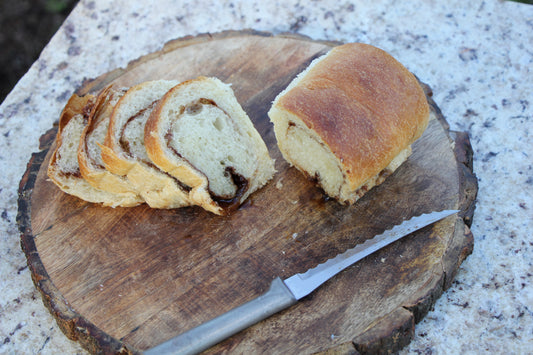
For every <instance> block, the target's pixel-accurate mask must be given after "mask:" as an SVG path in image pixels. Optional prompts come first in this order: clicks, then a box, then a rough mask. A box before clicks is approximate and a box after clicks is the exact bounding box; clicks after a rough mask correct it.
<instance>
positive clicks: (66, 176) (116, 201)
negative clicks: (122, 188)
mask: <svg viewBox="0 0 533 355" xmlns="http://www.w3.org/2000/svg"><path fill="white" fill-rule="evenodd" d="M95 101H96V98H95V97H94V96H93V95H85V96H81V97H80V96H78V95H76V94H74V95H72V97H71V98H70V99H69V101H68V102H67V104H66V105H65V108H64V109H63V111H62V113H61V116H60V118H59V128H58V132H57V136H56V148H55V149H54V151H53V153H52V156H51V157H50V163H49V164H48V171H47V173H48V177H49V178H50V180H52V182H54V183H55V184H56V185H57V186H58V187H59V188H60V189H61V190H62V191H64V192H66V193H68V194H70V195H73V196H76V197H79V198H81V199H82V200H85V201H88V202H93V203H102V204H103V205H104V206H111V207H116V206H119V205H121V204H122V203H126V204H127V202H128V201H123V200H122V199H121V198H120V196H117V195H116V194H114V193H111V192H108V191H103V190H100V189H97V188H95V187H93V186H91V185H90V184H89V183H88V182H87V181H86V180H85V179H84V178H83V177H82V175H81V173H80V166H79V163H78V158H77V156H78V147H79V142H80V137H81V134H82V132H83V130H84V128H85V126H86V124H87V121H88V117H89V115H90V113H91V111H92V109H93V107H94V105H95Z"/></svg>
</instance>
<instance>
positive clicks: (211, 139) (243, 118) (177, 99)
mask: <svg viewBox="0 0 533 355" xmlns="http://www.w3.org/2000/svg"><path fill="white" fill-rule="evenodd" d="M144 137H145V145H146V149H147V152H148V155H149V157H150V159H151V160H152V161H153V162H154V163H155V164H156V165H157V166H158V167H159V168H161V169H162V170H164V171H166V172H168V173H169V174H170V175H172V176H174V177H175V178H176V179H178V180H179V181H181V182H182V183H183V184H185V185H187V186H189V187H190V188H191V191H190V198H191V199H192V201H193V202H194V203H195V204H198V205H200V206H202V207H203V208H205V209H206V210H208V211H211V212H213V213H216V214H225V213H227V212H228V211H229V210H231V209H232V208H235V207H237V206H239V205H240V204H241V203H242V202H243V201H244V200H245V199H246V198H247V197H248V196H249V195H250V194H251V193H253V192H254V191H256V190H257V189H259V188H260V187H262V186H263V185H264V184H265V183H266V182H267V181H268V180H270V179H271V177H272V175H273V174H274V163H273V160H272V159H271V158H270V156H269V154H268V150H267V147H266V145H265V143H264V142H263V140H262V138H261V136H260V135H259V133H258V132H257V130H256V129H255V127H254V126H253V124H252V122H251V121H250V119H249V117H248V116H247V115H246V113H245V112H244V110H243V109H242V107H241V106H240V105H239V103H238V102H237V99H236V98H235V95H234V94H233V91H232V90H231V88H230V87H229V85H226V84H224V83H222V82H221V81H220V80H218V79H216V78H207V77H199V78H197V79H195V80H190V81H186V82H183V83H181V84H180V85H178V86H176V87H174V88H172V89H171V90H170V91H169V92H168V93H166V94H165V95H164V97H163V98H162V99H161V101H159V103H158V104H157V106H156V108H155V109H154V110H153V111H152V113H151V115H150V118H149V119H148V122H147V124H146V127H145V133H144Z"/></svg>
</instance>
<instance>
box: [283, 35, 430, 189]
mask: <svg viewBox="0 0 533 355" xmlns="http://www.w3.org/2000/svg"><path fill="white" fill-rule="evenodd" d="M277 105H279V107H281V108H282V109H284V110H287V111H289V112H291V113H292V114H294V115H296V116H298V117H299V118H300V119H301V120H302V121H303V122H304V123H305V124H306V125H307V127H308V128H309V129H311V130H314V131H315V132H316V133H317V134H318V135H319V136H320V137H321V138H322V140H323V142H324V144H325V145H326V146H328V147H329V149H330V150H331V151H332V152H333V154H334V155H335V156H336V157H337V158H338V159H339V161H340V162H341V163H342V165H343V170H344V173H345V175H346V180H347V182H348V183H349V185H350V187H351V188H352V189H353V188H356V187H358V186H359V185H360V184H361V183H363V182H364V181H365V180H367V179H368V178H369V177H372V176H374V175H376V174H378V173H379V172H380V171H382V170H383V169H384V168H385V167H386V166H387V165H388V164H389V163H390V162H391V160H392V159H393V158H394V157H395V156H396V155H398V154H399V153H400V152H401V151H402V150H403V149H405V148H406V147H407V146H409V145H410V144H411V143H412V142H414V141H415V140H416V139H417V138H419V137H420V135H421V134H422V133H423V131H424V130H425V128H426V126H427V122H428V117H429V106H428V104H427V100H426V97H425V94H424V92H423V90H422V88H421V87H420V85H419V83H418V81H417V79H416V78H415V76H414V75H413V74H411V73H410V72H409V71H408V70H407V69H406V68H405V67H404V66H403V65H402V64H400V63H399V62H398V61H396V60H395V59H394V58H393V57H392V56H390V55H389V54H388V53H386V52H385V51H383V50H381V49H378V48H376V47H373V46H370V45H366V44H361V43H350V44H345V45H342V46H339V47H336V48H334V49H333V50H332V51H330V53H329V54H328V55H327V56H325V57H324V59H323V60H320V61H318V62H317V63H316V64H315V65H314V66H313V67H312V68H311V69H310V70H309V71H308V72H307V73H306V74H305V75H304V76H303V77H302V78H301V80H300V81H299V82H298V85H296V86H295V87H293V88H292V89H290V90H289V91H288V92H287V93H285V94H284V95H283V96H281V97H280V98H279V100H278V102H277Z"/></svg>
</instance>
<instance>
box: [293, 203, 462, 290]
mask: <svg viewBox="0 0 533 355" xmlns="http://www.w3.org/2000/svg"><path fill="white" fill-rule="evenodd" d="M457 212H459V211H458V210H444V211H440V212H432V213H427V214H422V215H420V216H416V217H413V218H411V219H408V220H405V221H403V222H402V223H401V224H398V225H396V226H394V227H392V228H391V229H388V230H386V231H385V232H383V233H382V234H380V235H377V236H375V237H373V238H371V239H368V240H366V241H365V242H364V243H361V244H359V245H357V246H355V247H354V248H351V249H348V250H347V251H345V252H344V253H342V254H338V255H337V256H335V257H334V258H332V259H329V260H327V261H326V262H324V263H322V264H319V265H317V266H316V267H314V268H312V269H309V270H307V271H306V272H304V273H301V274H295V275H293V276H291V277H289V278H287V279H285V280H283V282H284V283H285V285H286V286H287V287H288V288H289V290H290V291H291V292H292V294H293V295H294V297H295V298H296V299H298V300H299V299H301V298H302V297H305V296H307V295H308V294H310V293H311V292H313V291H314V290H315V289H316V288H318V287H319V286H320V285H322V284H323V283H324V282H326V281H327V280H329V279H330V278H331V277H333V276H335V275H336V274H337V273H339V272H340V271H342V270H344V269H345V268H347V267H348V266H350V265H352V264H354V263H355V262H357V261H359V260H361V259H363V258H364V257H366V256H368V255H370V254H372V253H373V252H375V251H376V250H379V249H381V248H383V247H384V246H386V245H388V244H390V243H393V242H395V241H396V240H398V239H400V238H402V237H404V236H406V235H409V234H411V233H412V232H414V231H416V230H418V229H420V228H423V227H425V226H428V225H430V224H432V223H434V222H436V221H439V220H441V219H443V218H445V217H448V216H450V215H452V214H454V213H457Z"/></svg>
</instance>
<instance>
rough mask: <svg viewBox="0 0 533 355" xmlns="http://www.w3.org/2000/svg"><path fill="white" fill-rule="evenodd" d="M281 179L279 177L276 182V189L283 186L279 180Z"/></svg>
mask: <svg viewBox="0 0 533 355" xmlns="http://www.w3.org/2000/svg"><path fill="white" fill-rule="evenodd" d="M281 180H283V178H280V179H279V180H278V181H277V182H276V189H278V190H281V188H282V187H283V183H282V182H281Z"/></svg>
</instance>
